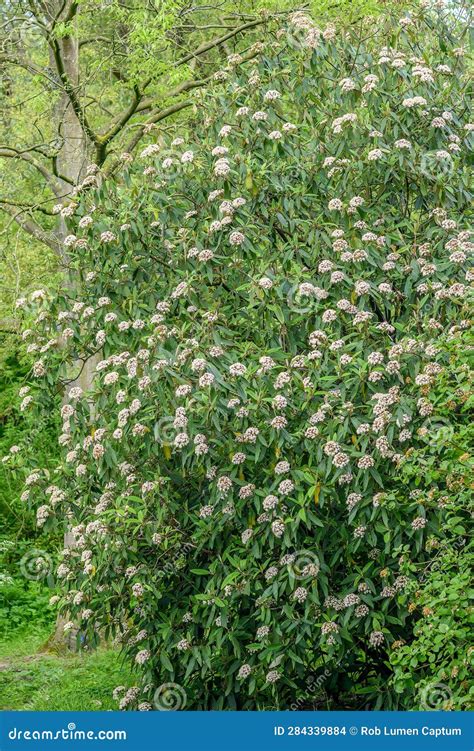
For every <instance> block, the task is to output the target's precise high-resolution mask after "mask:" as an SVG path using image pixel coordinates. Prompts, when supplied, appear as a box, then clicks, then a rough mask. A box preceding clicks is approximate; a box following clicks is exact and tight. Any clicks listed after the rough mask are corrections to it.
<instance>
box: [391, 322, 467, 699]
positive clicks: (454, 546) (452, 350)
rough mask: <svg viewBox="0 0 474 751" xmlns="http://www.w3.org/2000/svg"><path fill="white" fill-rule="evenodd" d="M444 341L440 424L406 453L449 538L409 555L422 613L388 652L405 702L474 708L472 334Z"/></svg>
mask: <svg viewBox="0 0 474 751" xmlns="http://www.w3.org/2000/svg"><path fill="white" fill-rule="evenodd" d="M442 346H443V348H445V350H446V351H447V352H448V354H449V355H450V367H449V368H447V369H446V371H445V372H444V373H443V374H442V376H441V377H440V378H439V379H438V382H437V384H436V387H435V388H434V389H433V393H432V398H433V400H434V401H435V402H437V405H438V409H437V411H438V424H437V425H436V424H435V425H433V429H432V430H431V431H430V435H429V442H428V443H427V445H426V446H424V447H423V448H421V449H420V450H418V451H414V452H413V453H411V455H410V456H409V457H408V458H407V460H406V462H405V463H404V466H403V473H402V479H403V480H404V481H405V482H407V483H411V482H415V483H416V485H417V490H416V492H417V493H418V496H419V499H420V501H421V502H422V503H423V504H424V505H425V506H426V507H427V508H429V507H432V506H434V505H435V504H440V505H442V507H443V508H444V511H445V521H444V532H445V539H444V540H442V541H439V540H437V539H435V538H430V539H428V540H427V542H426V546H427V548H429V549H430V550H432V557H431V560H430V561H429V562H428V564H426V563H425V564H424V565H423V566H422V567H421V568H420V567H416V566H415V565H414V564H413V562H412V561H410V559H409V557H408V555H407V562H406V565H407V569H409V570H411V572H412V573H415V574H416V579H415V580H414V582H413V585H412V587H411V591H409V592H408V593H407V594H406V597H407V599H408V607H409V609H410V610H411V612H413V613H414V614H415V615H416V617H417V619H418V620H417V622H416V624H415V627H414V635H413V637H412V639H410V640H409V641H408V643H407V644H403V643H399V644H398V645H396V647H397V648H396V649H395V651H393V652H392V654H391V657H390V662H391V664H392V665H393V666H394V676H393V679H392V685H393V686H394V688H395V691H396V692H397V693H398V694H399V695H400V702H401V707H400V708H402V709H455V710H461V709H469V708H470V707H471V708H472V685H471V686H470V683H469V670H470V665H471V663H472V648H470V647H469V644H470V638H469V633H470V626H469V624H470V623H471V621H472V588H470V583H471V578H472V576H471V572H472V563H473V549H472V535H471V533H470V522H471V514H472V500H471V496H472V488H473V484H472V476H473V471H472V470H473V461H472V456H471V454H470V451H472V446H473V445H474V441H473V432H474V428H473V425H472V422H471V420H470V414H471V412H472V403H473V395H472V370H470V368H469V362H470V361H471V360H472V334H471V332H469V331H461V332H454V333H453V334H452V335H451V336H450V337H448V340H447V341H445V342H442ZM453 414H454V415H455V416H456V419H455V420H453Z"/></svg>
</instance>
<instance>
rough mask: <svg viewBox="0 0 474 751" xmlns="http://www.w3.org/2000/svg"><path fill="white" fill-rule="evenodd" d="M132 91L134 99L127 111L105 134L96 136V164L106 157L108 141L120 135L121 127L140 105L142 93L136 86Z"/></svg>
mask: <svg viewBox="0 0 474 751" xmlns="http://www.w3.org/2000/svg"><path fill="white" fill-rule="evenodd" d="M133 91H134V97H133V100H132V102H131V103H130V105H129V106H128V107H127V109H126V110H125V111H124V112H123V113H122V114H121V115H119V117H118V118H117V119H116V120H115V122H114V124H113V125H112V126H111V127H110V128H109V130H108V131H107V132H106V133H103V134H102V135H101V136H98V140H99V144H100V147H99V148H98V157H99V159H98V164H101V163H102V162H103V161H104V159H105V156H106V153H105V149H106V146H107V144H109V143H110V141H111V140H112V139H113V138H115V136H116V135H117V133H120V131H121V130H122V129H123V127H124V126H125V125H126V124H127V123H128V121H129V120H130V118H131V117H132V116H133V115H134V114H135V112H136V111H137V107H138V105H139V104H140V100H141V98H142V93H141V92H140V90H139V88H138V86H134V87H133Z"/></svg>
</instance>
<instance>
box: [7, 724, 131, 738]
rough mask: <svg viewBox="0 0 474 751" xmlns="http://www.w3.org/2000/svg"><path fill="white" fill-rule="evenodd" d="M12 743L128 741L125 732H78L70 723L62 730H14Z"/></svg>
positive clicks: (9, 733)
mask: <svg viewBox="0 0 474 751" xmlns="http://www.w3.org/2000/svg"><path fill="white" fill-rule="evenodd" d="M8 737H9V739H10V740H11V741H126V740H127V733H126V731H125V730H77V729H76V724H75V723H74V722H70V723H69V724H68V726H67V728H61V729H60V730H23V729H21V730H20V729H18V728H16V727H15V728H12V729H11V730H9V731H8Z"/></svg>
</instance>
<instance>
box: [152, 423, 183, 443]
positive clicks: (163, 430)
mask: <svg viewBox="0 0 474 751" xmlns="http://www.w3.org/2000/svg"><path fill="white" fill-rule="evenodd" d="M174 421H175V418H174V417H171V416H167V417H161V418H160V419H159V420H158V422H157V423H155V427H154V435H155V440H156V441H157V442H158V443H159V444H160V446H172V445H173V444H174V439H175V437H176V434H177V433H179V430H177V429H176V428H175V426H174Z"/></svg>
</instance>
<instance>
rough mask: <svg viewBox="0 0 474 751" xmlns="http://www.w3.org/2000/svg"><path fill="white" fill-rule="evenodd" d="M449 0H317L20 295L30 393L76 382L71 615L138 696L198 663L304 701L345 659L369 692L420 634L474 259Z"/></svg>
mask: <svg viewBox="0 0 474 751" xmlns="http://www.w3.org/2000/svg"><path fill="white" fill-rule="evenodd" d="M442 13H445V11H442V10H441V11H440V10H435V11H432V10H430V9H429V8H422V9H421V10H419V11H415V12H414V14H413V15H412V16H410V17H408V16H407V17H405V18H403V19H402V20H401V22H396V23H394V24H393V23H392V22H391V21H390V19H387V18H382V19H381V20H380V28H378V29H374V28H371V29H370V32H371V33H370V34H369V33H368V30H367V29H364V28H362V29H359V31H358V32H356V31H350V32H349V31H341V32H337V31H336V29H335V28H333V27H332V26H329V27H327V28H326V29H325V30H323V31H322V32H321V31H320V30H319V29H318V28H317V27H316V25H315V24H314V23H313V21H312V20H311V19H310V18H308V17H307V16H305V15H303V14H301V13H297V14H295V15H294V16H293V17H292V19H291V22H290V24H289V25H288V27H286V28H284V29H282V30H281V31H279V32H278V33H277V34H276V35H275V38H274V39H271V40H269V41H268V43H267V44H265V45H263V44H262V45H261V46H260V47H259V49H258V50H256V51H258V52H259V56H258V58H256V59H255V60H253V62H252V67H250V68H248V67H247V68H245V66H240V67H239V68H238V69H237V70H235V71H233V70H232V65H230V67H229V69H227V70H226V71H223V72H222V74H221V75H220V76H219V77H218V78H219V81H218V82H217V83H216V84H215V88H214V89H212V91H211V92H207V93H206V96H205V100H204V101H205V113H206V114H205V118H203V116H201V114H200V111H198V114H196V115H195V121H194V122H193V123H191V125H190V127H189V129H186V128H183V130H182V134H181V135H180V136H176V134H173V137H172V140H171V142H170V143H168V141H166V140H165V137H164V136H163V137H161V136H160V138H159V139H158V141H157V142H156V143H155V142H153V143H150V145H148V146H147V147H146V148H145V149H144V150H143V151H142V153H141V154H140V156H139V157H138V158H137V159H136V160H135V162H134V163H130V157H128V156H127V158H126V159H125V160H124V161H125V163H126V164H127V166H126V169H125V172H124V175H123V179H121V180H120V181H119V182H118V183H117V185H109V184H107V183H105V184H104V185H103V187H101V188H99V189H98V190H97V192H96V193H94V194H92V193H86V194H85V195H84V196H83V198H78V200H77V202H76V203H75V204H72V207H68V210H69V213H70V214H71V216H70V217H69V218H68V219H67V221H69V222H71V234H70V235H69V237H68V238H67V239H66V246H67V251H68V253H69V256H70V259H71V266H73V267H74V268H75V269H76V273H77V277H78V279H79V280H80V281H79V282H78V284H77V286H76V288H75V289H74V292H71V288H70V287H69V288H68V289H66V290H64V292H63V293H61V294H59V295H57V296H54V298H52V299H50V297H49V296H48V295H47V294H46V293H43V292H41V291H38V292H37V293H36V294H35V295H33V299H32V300H31V301H29V302H28V303H26V301H20V305H23V304H24V305H25V307H26V308H27V309H28V310H30V311H31V312H32V313H33V315H34V316H35V326H34V330H33V331H32V332H31V333H30V332H27V334H26V336H27V337H31V341H32V344H30V351H32V352H35V353H37V356H38V359H37V361H36V363H35V365H34V367H33V373H32V375H33V378H32V380H31V384H30V386H29V387H25V389H24V390H23V392H22V396H23V400H24V401H23V409H25V410H38V413H39V414H40V413H41V411H46V412H48V411H49V410H50V409H51V408H52V407H51V405H52V404H54V403H55V401H54V400H55V399H56V398H57V397H56V394H57V392H58V389H59V390H60V389H61V388H62V387H63V385H65V384H66V385H68V397H67V400H66V401H65V403H63V405H62V407H61V416H62V421H63V431H62V434H61V436H60V438H59V443H60V446H61V448H62V460H61V463H60V465H59V466H58V468H57V472H56V473H55V474H53V475H46V474H45V473H44V472H43V471H42V469H41V467H34V468H33V470H32V472H31V473H30V475H29V476H28V478H27V489H26V491H25V493H24V500H25V501H28V502H29V503H32V504H35V506H36V507H37V519H38V524H39V525H40V526H43V527H44V528H45V529H49V528H50V527H53V526H55V525H56V524H58V523H59V524H63V523H64V522H67V524H68V525H69V526H70V527H71V529H72V534H73V535H74V539H75V545H74V546H73V547H70V548H68V549H66V550H65V551H64V560H63V561H62V562H61V563H60V565H59V568H58V570H57V577H58V578H59V579H60V581H61V582H62V592H63V594H62V597H61V599H60V601H59V606H60V608H61V610H62V612H63V613H67V614H68V618H69V619H70V622H69V623H68V624H67V627H72V625H73V624H74V623H75V624H78V625H79V627H80V629H81V631H82V632H83V633H84V634H86V635H87V638H88V640H89V642H90V643H94V642H95V641H97V640H98V639H99V634H101V635H103V636H104V637H105V638H108V637H110V636H114V637H116V638H119V639H120V641H121V643H122V644H123V648H124V650H125V651H126V653H127V655H128V657H129V658H130V661H131V662H133V663H134V664H135V665H136V670H137V674H138V676H139V678H137V684H136V686H132V687H129V688H128V690H126V688H123V689H122V688H120V687H119V688H118V690H117V697H118V698H119V699H120V706H121V708H137V707H138V708H139V709H150V708H152V707H153V704H155V706H156V705H157V703H158V705H159V697H160V696H161V692H162V689H163V685H165V684H166V685H168V684H171V683H172V684H173V685H177V687H178V689H179V691H178V694H177V696H178V698H179V699H180V706H186V708H190V709H192V708H198V709H202V708H212V709H232V708H239V709H252V708H263V709H265V708H285V707H289V706H290V705H291V703H292V701H293V699H294V697H295V696H300V695H301V693H302V692H304V686H305V681H306V679H307V676H308V673H310V672H311V673H314V674H316V673H317V672H318V671H319V670H321V669H323V668H324V669H325V670H327V669H328V666H329V668H330V675H331V677H330V679H328V683H327V691H328V693H329V695H330V697H332V699H333V700H337V696H338V695H339V694H340V693H341V691H342V690H343V689H344V688H346V689H350V688H351V685H354V686H359V687H362V689H361V693H363V694H364V695H365V697H366V699H367V700H370V696H369V694H368V693H367V690H366V689H364V686H366V685H369V686H371V687H372V688H373V695H374V697H375V696H376V695H377V694H378V691H379V689H380V686H381V685H385V683H386V674H387V667H386V665H387V653H388V652H389V650H390V649H391V645H392V644H393V643H394V642H396V641H400V640H401V639H405V638H407V635H409V632H410V628H411V626H410V623H411V620H410V619H411V615H410V612H409V607H408V606H407V604H406V598H405V597H404V594H403V593H404V591H405V589H406V588H407V586H408V585H409V584H410V578H414V577H415V576H416V573H414V572H413V571H412V569H410V568H409V567H407V566H406V565H405V564H406V560H407V557H409V558H410V557H411V558H412V559H413V560H414V561H415V562H416V563H418V564H419V563H421V562H423V561H425V560H428V559H429V557H430V550H431V547H430V546H427V544H426V542H427V540H428V539H437V538H442V537H443V534H444V533H443V525H444V519H445V515H446V513H447V511H446V508H447V507H446V504H445V503H444V502H439V498H438V495H437V492H436V491H435V492H434V493H433V494H432V496H431V498H430V499H429V502H427V501H426V499H425V497H424V496H423V495H421V496H420V493H419V492H417V490H416V485H417V480H416V478H414V477H412V478H411V480H410V482H403V481H402V479H403V477H402V474H401V468H402V467H403V464H404V462H405V461H406V459H407V457H409V456H410V452H413V450H415V449H417V448H419V447H423V446H425V445H426V444H427V443H429V441H430V436H431V432H432V426H433V425H435V424H436V420H437V414H438V412H437V410H438V407H439V405H438V404H437V403H436V402H435V401H434V400H433V399H432V389H433V387H434V385H435V384H436V382H437V380H438V379H440V378H442V377H443V373H445V370H446V368H447V366H448V364H449V355H448V353H447V351H446V348H445V346H444V344H443V341H444V340H443V336H444V337H449V335H450V333H452V331H453V330H456V331H459V330H461V331H463V330H465V329H466V328H467V327H468V320H467V316H468V313H467V304H468V292H469V282H470V281H471V280H472V272H469V271H468V256H469V255H470V254H471V252H472V243H471V242H470V240H469V238H470V233H469V231H468V230H467V229H466V228H467V226H468V222H469V218H468V214H467V209H468V205H469V192H468V171H467V154H468V151H469V147H470V145H472V127H473V126H472V124H469V123H467V121H466V116H467V115H466V108H465V105H464V104H463V88H464V86H465V74H464V61H463V54H464V51H463V49H462V48H461V47H458V48H456V43H454V44H452V43H450V41H449V40H450V39H452V38H453V36H455V33H456V27H455V24H454V22H452V21H451V20H450V17H449V16H448V17H447V18H446V19H445V21H443V19H442V17H441V16H442ZM433 16H434V17H433ZM444 23H446V24H449V25H450V26H451V28H450V29H449V33H448V32H447V31H446V28H445V26H443V24H444ZM433 24H434V26H435V28H436V29H437V32H436V33H435V32H433V31H429V29H432V28H433ZM358 34H359V35H360V36H358ZM437 34H439V36H437ZM387 42H389V44H390V46H389V47H387V46H384V45H386V44H387ZM200 96H201V95H200V94H199V95H198V97H200ZM91 171H93V170H91ZM30 314H31V313H30ZM453 327H454V328H453ZM87 361H89V362H90V361H92V362H94V363H96V365H95V374H94V378H93V382H92V384H91V386H90V388H89V389H88V390H87V391H84V390H83V389H82V388H81V387H80V386H78V385H77V382H76V380H75V379H76V378H77V375H78V373H79V371H80V369H81V367H83V364H84V363H86V362H87ZM81 363H82V365H81ZM38 419H40V417H38ZM455 419H456V416H455V414H453V420H455ZM448 506H449V504H448ZM369 690H372V689H369ZM353 693H357V689H354V690H353ZM379 696H380V697H381V698H380V699H379V702H378V705H377V706H380V703H381V701H385V706H387V707H389V706H391V705H390V701H391V699H390V698H389V697H387V698H386V699H385V698H384V697H383V695H382V694H379ZM374 702H375V699H374Z"/></svg>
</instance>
